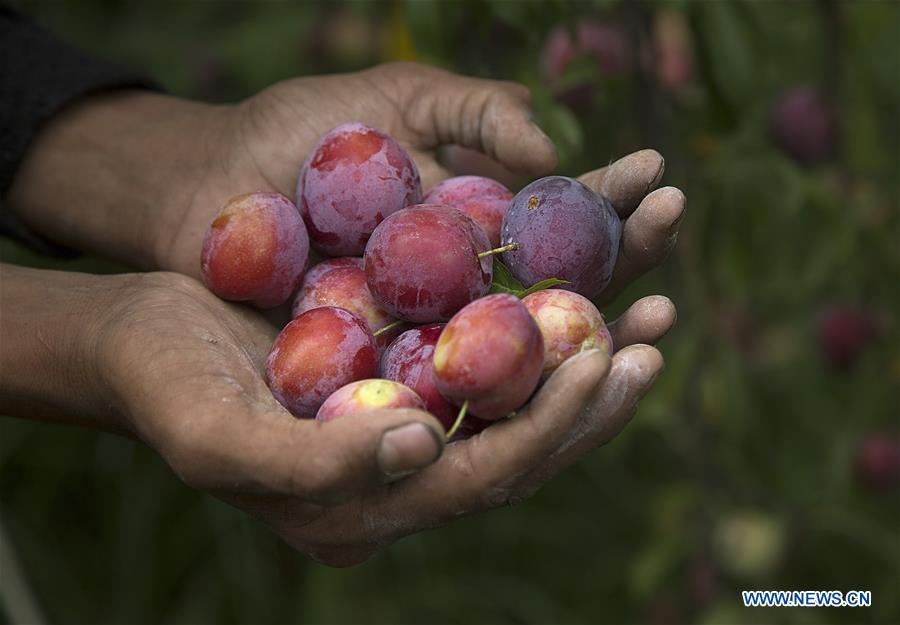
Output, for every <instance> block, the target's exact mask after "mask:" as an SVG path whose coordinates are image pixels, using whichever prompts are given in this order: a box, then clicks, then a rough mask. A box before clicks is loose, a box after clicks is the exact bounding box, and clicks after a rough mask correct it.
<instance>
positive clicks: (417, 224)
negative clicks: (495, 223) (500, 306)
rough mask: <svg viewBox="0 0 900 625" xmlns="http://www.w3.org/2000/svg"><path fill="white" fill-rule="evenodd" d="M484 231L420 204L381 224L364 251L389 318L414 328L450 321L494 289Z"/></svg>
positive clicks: (458, 215)
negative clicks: (486, 253)
mask: <svg viewBox="0 0 900 625" xmlns="http://www.w3.org/2000/svg"><path fill="white" fill-rule="evenodd" d="M489 249H490V242H489V241H488V238H487V235H486V234H485V233H484V230H482V229H481V227H480V226H479V225H478V224H476V223H475V222H474V221H472V220H471V219H470V218H469V217H467V216H466V215H464V214H463V213H462V212H460V211H458V210H456V209H455V208H450V207H449V206H442V205H438V204H419V205H416V206H410V207H409V208H406V209H403V210H401V211H398V212H396V213H394V214H393V215H391V216H390V217H388V218H387V219H385V220H384V221H383V222H381V223H380V224H379V225H378V227H377V228H376V229H375V232H373V233H372V238H370V239H369V243H368V245H366V253H365V257H364V258H365V268H366V282H367V283H368V285H369V290H370V291H371V292H372V296H373V297H374V298H375V301H376V302H377V303H378V305H379V306H381V307H382V308H383V309H384V310H386V311H387V312H388V313H390V314H392V315H393V316H395V317H397V318H398V319H403V320H405V321H412V322H415V323H434V322H438V321H446V320H447V319H449V318H450V317H452V316H453V315H454V314H455V313H456V312H457V311H458V310H459V309H460V308H462V307H463V306H465V305H466V304H468V303H469V302H471V301H473V300H475V299H478V298H479V297H481V296H482V295H484V294H485V293H487V292H488V289H490V288H491V275H492V271H493V264H494V263H493V258H492V257H491V256H485V257H484V258H478V254H479V253H481V252H486V251H488V250H489Z"/></svg>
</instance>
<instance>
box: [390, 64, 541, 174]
mask: <svg viewBox="0 0 900 625" xmlns="http://www.w3.org/2000/svg"><path fill="white" fill-rule="evenodd" d="M393 71H397V72H399V73H401V74H402V73H406V74H407V75H406V79H407V80H408V78H409V73H412V74H414V76H415V77H416V79H417V80H416V81H415V82H418V83H419V84H420V85H421V88H417V89H415V90H413V91H412V92H411V94H412V95H411V97H412V100H411V101H410V102H409V103H408V104H409V106H408V108H407V109H406V110H407V113H408V119H407V123H408V124H409V125H410V126H411V127H412V128H413V130H415V131H416V132H417V133H418V134H419V135H420V136H422V137H423V138H424V140H425V142H426V143H428V144H429V145H431V146H432V147H435V146H438V145H445V144H450V143H456V144H459V145H463V146H465V147H468V148H473V149H475V150H479V151H481V152H483V153H485V154H487V155H488V156H490V157H491V158H493V159H494V160H497V161H499V162H500V163H502V164H503V165H505V166H506V167H507V168H509V169H511V170H513V171H515V172H518V173H523V174H528V175H541V174H546V173H548V172H550V171H552V170H553V168H554V167H556V163H557V160H558V157H557V154H556V148H555V147H554V146H553V143H552V142H551V141H550V139H549V137H547V135H546V134H544V132H543V131H542V130H541V129H540V128H539V127H538V126H537V125H536V124H535V123H534V122H533V121H532V119H531V94H530V92H529V90H528V89H527V88H526V87H525V86H524V85H521V84H518V83H514V82H508V81H498V80H485V79H480V78H470V77H467V76H460V75H458V74H452V73H450V72H446V71H443V70H439V69H436V68H433V67H428V66H425V65H418V64H402V65H401V66H400V67H399V68H398V67H396V66H394V68H393Z"/></svg>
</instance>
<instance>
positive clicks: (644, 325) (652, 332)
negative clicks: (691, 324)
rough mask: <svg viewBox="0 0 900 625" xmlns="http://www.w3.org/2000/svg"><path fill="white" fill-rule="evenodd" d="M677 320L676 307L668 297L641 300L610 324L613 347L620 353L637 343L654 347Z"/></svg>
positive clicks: (655, 296)
mask: <svg viewBox="0 0 900 625" xmlns="http://www.w3.org/2000/svg"><path fill="white" fill-rule="evenodd" d="M675 319H676V312H675V305H674V304H672V300H670V299H669V298H668V297H664V296H662V295H650V296H648V297H644V298H641V299H639V300H638V301H636V302H635V303H634V304H632V305H631V307H630V308H629V309H628V310H626V311H625V312H624V313H622V315H621V316H620V317H619V318H618V319H616V320H615V321H613V322H612V323H610V324H609V332H610V334H612V339H613V347H614V348H615V349H616V351H619V350H621V349H623V348H625V347H628V346H629V345H634V344H635V343H645V344H647V345H653V344H654V343H656V342H657V341H659V340H660V339H661V338H662V337H664V336H665V335H666V333H667V332H668V331H669V330H670V329H671V328H672V326H673V325H675Z"/></svg>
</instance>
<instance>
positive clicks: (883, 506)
mask: <svg viewBox="0 0 900 625" xmlns="http://www.w3.org/2000/svg"><path fill="white" fill-rule="evenodd" d="M23 8H24V10H26V11H28V12H30V13H32V14H33V15H34V16H35V17H37V18H38V19H39V20H41V21H42V22H43V23H44V24H46V25H47V26H48V27H49V28H51V29H54V30H56V31H57V32H59V33H60V34H62V35H63V36H65V37H67V38H68V39H70V40H71V41H73V42H75V43H76V44H78V45H80V46H83V47H85V48H87V49H89V50H92V51H94V52H96V53H97V54H100V55H103V56H106V57H109V58H114V59H118V60H120V61H121V62H123V63H127V64H131V65H134V66H136V67H138V68H142V69H144V70H145V71H147V72H148V73H150V74H152V75H153V76H155V77H157V78H158V79H159V80H160V81H161V82H163V83H164V84H166V85H167V86H168V88H169V89H171V90H172V91H173V92H175V93H177V94H181V95H185V96H189V97H197V98H204V99H209V100H215V101H232V100H235V99H239V98H242V97H246V96H248V95H250V94H252V93H254V92H255V91H257V90H259V89H261V88H263V87H265V86H266V85H268V84H270V83H271V82H273V81H276V80H280V79H283V78H288V77H291V76H295V75H305V74H313V73H323V72H335V71H349V70H355V69H360V68H363V67H367V66H369V65H372V64H375V63H378V62H381V61H385V60H391V59H396V58H416V59H419V60H422V61H424V62H428V63H432V64H436V65H439V66H442V67H445V68H447V69H451V70H454V71H459V72H465V73H469V74H474V75H478V76H484V77H492V78H504V79H512V80H518V81H521V82H524V83H525V84H527V85H528V86H530V87H531V88H532V90H533V93H534V103H535V107H536V114H537V118H538V120H539V121H540V122H541V123H542V125H543V126H544V127H545V128H546V129H547V131H548V133H549V134H550V135H551V136H552V137H553V138H554V139H555V140H556V142H557V144H558V145H559V148H560V155H561V165H560V171H561V172H562V173H568V174H575V173H580V172H582V171H586V170H589V169H593V168H595V167H598V166H602V165H604V164H606V163H607V162H609V161H611V160H612V159H614V158H616V157H618V156H621V155H623V154H626V153H628V152H631V151H634V150H635V149H638V148H641V147H647V146H649V147H654V148H657V149H658V150H659V151H660V152H662V153H663V154H664V155H665V157H666V169H667V171H666V176H665V179H664V183H665V184H671V185H675V186H678V187H680V188H682V189H683V190H684V191H685V193H686V194H687V196H688V197H689V198H690V201H689V206H688V216H687V219H686V221H685V223H684V225H683V228H682V231H681V235H680V240H679V243H678V247H677V249H676V252H675V253H673V255H672V256H671V257H670V258H669V260H668V262H667V263H666V265H665V267H664V268H663V269H661V270H658V271H656V272H655V273H653V274H652V275H650V276H648V277H646V278H645V279H642V280H640V281H639V282H638V283H637V284H636V285H634V286H633V287H631V288H630V289H629V290H628V291H627V292H626V293H625V294H623V295H622V296H621V297H620V298H619V300H618V301H617V302H616V304H615V305H614V306H612V307H610V309H609V310H606V311H604V312H605V313H606V315H607V316H608V317H611V316H612V317H614V316H615V315H616V314H618V313H619V312H621V311H622V310H624V308H625V307H627V305H628V303H629V302H631V301H633V300H634V299H636V298H638V297H640V296H642V295H645V294H649V293H663V294H666V295H668V296H670V297H671V298H672V299H673V300H674V301H675V302H676V304H677V305H678V308H679V322H678V325H677V327H676V329H675V330H674V331H673V333H672V334H671V335H670V336H669V337H667V338H666V339H665V340H664V341H663V343H662V346H661V348H662V350H663V352H664V354H665V356H666V359H667V369H666V371H665V373H664V375H663V376H662V377H661V378H660V380H659V381H658V384H657V386H656V388H655V389H654V390H653V391H652V392H651V393H650V395H649V396H648V397H647V398H646V399H645V400H644V401H643V403H642V404H641V409H640V411H639V413H638V415H637V417H636V419H635V420H634V422H633V423H632V424H631V425H630V426H629V427H628V428H627V430H626V431H625V432H624V433H623V434H622V435H621V436H620V437H619V438H617V439H616V440H615V442H614V443H612V444H611V445H609V446H608V447H606V448H605V449H603V450H601V451H599V452H597V453H595V454H594V455H592V456H590V457H588V458H586V459H584V460H583V461H582V462H580V463H579V464H578V465H577V466H575V467H573V468H572V469H571V470H569V471H568V472H567V473H565V474H564V475H563V476H561V477H560V478H558V479H556V480H555V481H554V482H552V483H551V484H549V485H548V486H547V487H545V488H544V489H543V490H542V491H541V492H540V493H539V494H538V495H537V496H536V497H534V498H533V499H532V500H530V501H529V502H527V503H524V504H522V505H520V506H518V507H516V508H513V509H503V510H497V511H494V512H492V513H490V514H485V515H481V516H478V517H474V518H467V519H462V520H460V521H459V522H457V523H455V524H453V525H452V526H450V527H447V528H445V529H441V530H438V531H433V532H430V533H427V534H423V535H418V536H413V537H410V538H407V539H405V540H403V541H401V542H400V543H398V544H397V545H395V546H394V547H392V548H390V549H389V550H387V551H386V552H384V553H382V554H381V555H379V556H377V557H375V558H374V559H372V560H371V561H369V562H368V563H366V564H364V565H362V566H360V567H357V568H355V569H351V570H333V569H328V568H325V567H322V566H319V565H317V564H314V563H312V562H311V561H309V560H307V559H305V558H303V557H301V556H298V555H296V554H294V553H293V552H291V550H290V549H289V548H287V547H286V546H285V545H283V544H281V543H280V542H279V541H278V540H277V539H275V538H274V537H273V536H271V535H270V534H269V533H268V532H266V531H265V530H264V529H262V528H261V527H259V526H258V525H257V524H255V523H254V522H252V521H250V520H248V519H247V518H245V517H244V516H243V515H241V514H240V513H238V512H236V511H234V510H232V509H230V508H228V507H227V506H225V505H223V504H221V503H219V502H217V501H216V500H214V499H212V498H210V497H207V496H202V495H198V494H195V493H193V492H191V491H189V490H187V489H186V488H185V487H184V486H183V485H182V484H180V483H179V482H178V480H177V479H176V478H175V477H174V476H173V475H172V474H171V473H170V472H169V471H168V469H167V468H166V467H165V465H164V464H163V463H162V462H161V461H160V460H159V459H158V458H157V457H155V456H154V455H153V454H152V453H151V452H149V451H148V450H146V449H144V448H143V447H142V446H140V445H138V444H136V443H133V442H130V441H126V440H123V439H119V438H115V437H112V436H108V435H104V434H96V433H93V432H89V431H81V430H72V429H67V428H63V427H58V426H46V425H36V424H32V423H27V422H21V421H15V420H10V419H5V420H3V422H2V423H0V501H2V506H0V511H2V521H3V525H4V527H5V530H6V534H7V538H8V540H10V541H11V543H12V545H13V546H14V549H15V553H16V554H17V557H18V559H19V561H20V564H21V567H22V576H23V580H24V582H25V583H26V585H27V588H28V589H29V592H30V593H31V595H32V598H33V599H34V600H35V601H36V603H37V604H38V605H39V607H40V609H41V610H42V611H43V612H44V613H45V614H46V616H47V619H48V620H49V621H51V622H85V623H88V622H89V623H110V624H113V623H144V622H147V623H150V622H155V623H212V622H216V623H239V622H240V623H245V622H256V623H288V622H302V623H363V622H365V623H400V622H417V623H457V622H459V623H469V622H479V623H544V622H565V623H581V622H594V621H598V620H599V621H603V622H621V623H626V622H627V623H631V622H649V623H667V622H678V623H680V622H696V623H760V622H778V623H858V622H870V623H897V622H900V593H898V586H900V497H898V491H897V487H896V484H895V485H894V486H893V487H892V488H887V489H874V488H870V487H867V486H866V485H865V484H864V483H863V482H862V481H861V480H860V479H859V478H858V476H856V475H855V474H854V462H855V456H856V454H857V445H858V443H859V441H860V440H861V439H862V438H863V437H865V436H867V435H869V434H871V433H878V432H886V433H887V435H889V436H890V435H893V436H897V432H898V406H900V397H898V387H900V354H898V328H897V319H898V318H900V315H898V313H900V295H898V285H900V253H898V249H900V230H898V227H900V216H898V215H900V210H898V208H900V207H898V173H900V168H898V150H900V145H898V143H900V142H898V134H900V117H898V116H897V111H898V110H900V80H898V77H900V51H898V43H897V33H898V30H897V26H898V24H900V4H898V3H896V2H890V1H878V0H870V1H867V2H849V1H848V2H827V1H822V2H813V1H797V2H777V1H769V2H750V1H748V0H740V1H735V2H714V1H708V2H701V1H687V0H660V1H658V2H646V1H645V2H634V1H625V2H619V1H616V0H596V1H591V2H588V1H585V2H564V1H562V0H518V1H511V0H464V1H459V2H449V1H448V2H425V1H409V2H406V3H402V2H391V3H382V2H363V1H361V0H360V1H355V2H324V1H323V2H320V3H313V2H296V3H289V2H265V3H252V4H251V3H237V2H212V1H195V2H178V3H175V2H164V3H147V2H141V1H139V0H68V1H63V0H55V1H51V0H38V1H33V2H28V3H26V5H25V6H24V7H23ZM588 16H591V17H593V18H597V19H600V20H602V21H603V22H604V23H609V24H614V25H615V27H616V28H620V29H621V32H622V33H624V38H623V41H624V42H626V46H627V55H626V56H627V57H628V58H630V63H629V64H627V66H626V67H624V68H622V69H621V70H620V71H618V70H617V71H609V69H608V68H607V69H606V70H603V69H600V70H598V64H597V63H594V62H591V61H590V59H587V60H586V59H584V58H580V59H575V60H573V61H572V62H571V63H570V64H569V65H568V66H567V67H566V69H565V70H564V71H563V74H562V75H561V76H559V77H558V78H557V79H556V81H555V82H554V83H553V84H550V85H548V84H547V82H546V77H542V75H541V72H540V71H539V69H538V68H539V67H540V65H541V62H542V61H541V58H540V57H541V51H542V49H543V45H544V42H545V40H546V38H547V36H548V32H549V31H550V29H551V28H552V27H554V26H556V25H562V27H563V28H564V29H567V30H566V32H568V33H569V34H570V36H577V29H578V23H579V21H580V20H582V19H583V18H585V17H588ZM672 24H674V26H672ZM670 31H674V32H676V35H675V36H673V37H672V40H674V41H675V42H676V44H674V45H675V47H676V48H680V49H681V52H682V53H683V54H685V55H686V56H685V59H686V62H687V63H688V66H689V68H690V69H689V71H688V72H687V77H686V78H685V77H684V75H683V74H680V75H681V76H682V78H681V79H679V80H671V79H665V78H664V77H663V78H661V76H660V73H659V71H658V69H659V67H661V66H662V65H663V64H664V63H665V62H667V61H666V60H665V59H664V58H663V56H664V54H663V53H662V52H660V46H662V47H663V48H665V47H666V46H667V45H668V43H666V42H667V41H669V39H668V38H667V37H668V36H667V35H661V34H660V33H663V32H665V33H669V32H670ZM678 33H680V34H678ZM660 42H662V43H660ZM667 49H668V48H667ZM685 59H682V61H685ZM668 61H672V59H668ZM672 62H675V63H676V65H675V67H681V66H680V65H677V64H678V63H680V62H681V61H678V60H677V59H676V60H675V61H672ZM676 74H677V72H676ZM794 84H815V85H818V86H819V87H820V88H821V89H822V91H823V93H825V94H826V97H827V99H828V101H829V102H831V103H832V105H833V106H834V107H835V110H836V112H837V118H838V127H839V139H838V141H837V143H836V147H835V149H834V150H833V151H832V152H831V153H830V154H829V155H828V157H827V158H824V159H822V162H820V163H818V164H816V165H814V166H809V167H802V166H799V165H798V164H796V163H794V162H793V161H791V160H790V159H789V158H788V157H786V156H784V155H783V154H782V153H781V152H780V151H779V150H778V149H777V147H775V145H774V144H773V142H772V138H771V134H770V131H769V120H770V111H771V107H772V103H773V101H774V100H775V98H776V97H777V96H778V94H779V93H781V92H782V91H783V90H784V89H785V88H787V87H789V86H791V85H794ZM573 85H574V86H575V87H577V89H576V90H575V92H576V95H578V94H579V93H580V94H581V96H584V95H585V94H587V97H586V98H585V97H581V98H580V99H579V98H577V97H576V98H575V99H574V102H573V101H569V98H568V97H567V96H566V95H565V94H564V93H562V92H564V91H565V90H566V89H569V88H571V87H572V86H573ZM570 95H571V94H570ZM298 159H299V156H298ZM298 162H299V160H298ZM0 256H2V259H3V260H4V261H8V262H20V263H25V264H32V265H35V266H56V267H59V268H64V269H73V270H82V271H115V270H118V269H119V268H116V267H113V266H110V265H106V264H104V263H103V262H102V261H97V260H96V259H85V258H81V259H77V260H75V261H65V262H62V261H60V262H56V261H48V260H47V259H42V258H39V257H36V256H34V255H33V254H30V253H29V252H27V251H25V250H24V249H22V248H20V247H19V246H17V245H16V244H13V243H11V242H9V241H3V246H2V248H0ZM834 305H838V306H849V307H852V308H853V309H854V310H862V311H864V313H865V314H866V315H867V316H868V317H870V318H872V319H874V322H873V323H874V325H875V327H877V331H876V332H875V334H874V338H871V339H870V340H868V342H866V343H865V345H863V346H862V348H861V350H860V353H859V355H858V357H857V358H855V359H854V362H853V363H852V366H850V367H848V368H844V369H836V368H835V367H833V366H830V365H829V362H828V360H827V359H825V358H823V355H822V351H821V349H820V346H819V345H818V344H817V334H816V324H817V320H818V319H819V318H820V316H821V315H822V314H824V311H826V309H827V308H828V307H829V306H834ZM819 340H821V338H819ZM11 574H12V570H11V569H6V570H3V571H0V584H3V585H8V584H9V582H10V580H9V578H8V577H7V579H6V580H4V579H3V577H5V576H8V575H11ZM744 588H760V589H833V588H837V589H840V590H850V589H863V590H871V591H872V594H873V606H872V607H871V608H869V609H850V608H846V609H813V608H807V609H791V610H785V609H781V610H766V609H753V610H748V609H744V608H742V607H741V606H740V603H739V590H740V589H744ZM0 612H2V611H0ZM2 618H4V617H0V619H2Z"/></svg>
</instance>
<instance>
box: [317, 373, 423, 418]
mask: <svg viewBox="0 0 900 625" xmlns="http://www.w3.org/2000/svg"><path fill="white" fill-rule="evenodd" d="M378 408H416V409H418V410H424V409H425V402H423V401H422V398H421V397H419V396H418V395H416V393H415V391H413V390H412V389H411V388H409V387H407V386H404V385H403V384H400V383H399V382H394V381H393V380H380V379H371V380H357V381H356V382H351V383H350V384H347V385H346V386H342V387H341V388H339V389H338V390H336V391H335V392H334V393H332V394H331V395H330V396H329V397H328V399H326V400H325V403H324V404H322V406H321V407H320V408H319V412H317V413H316V420H317V421H331V420H332V419H334V418H337V417H350V416H354V415H357V414H360V413H363V412H367V411H369V410H376V409H378Z"/></svg>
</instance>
